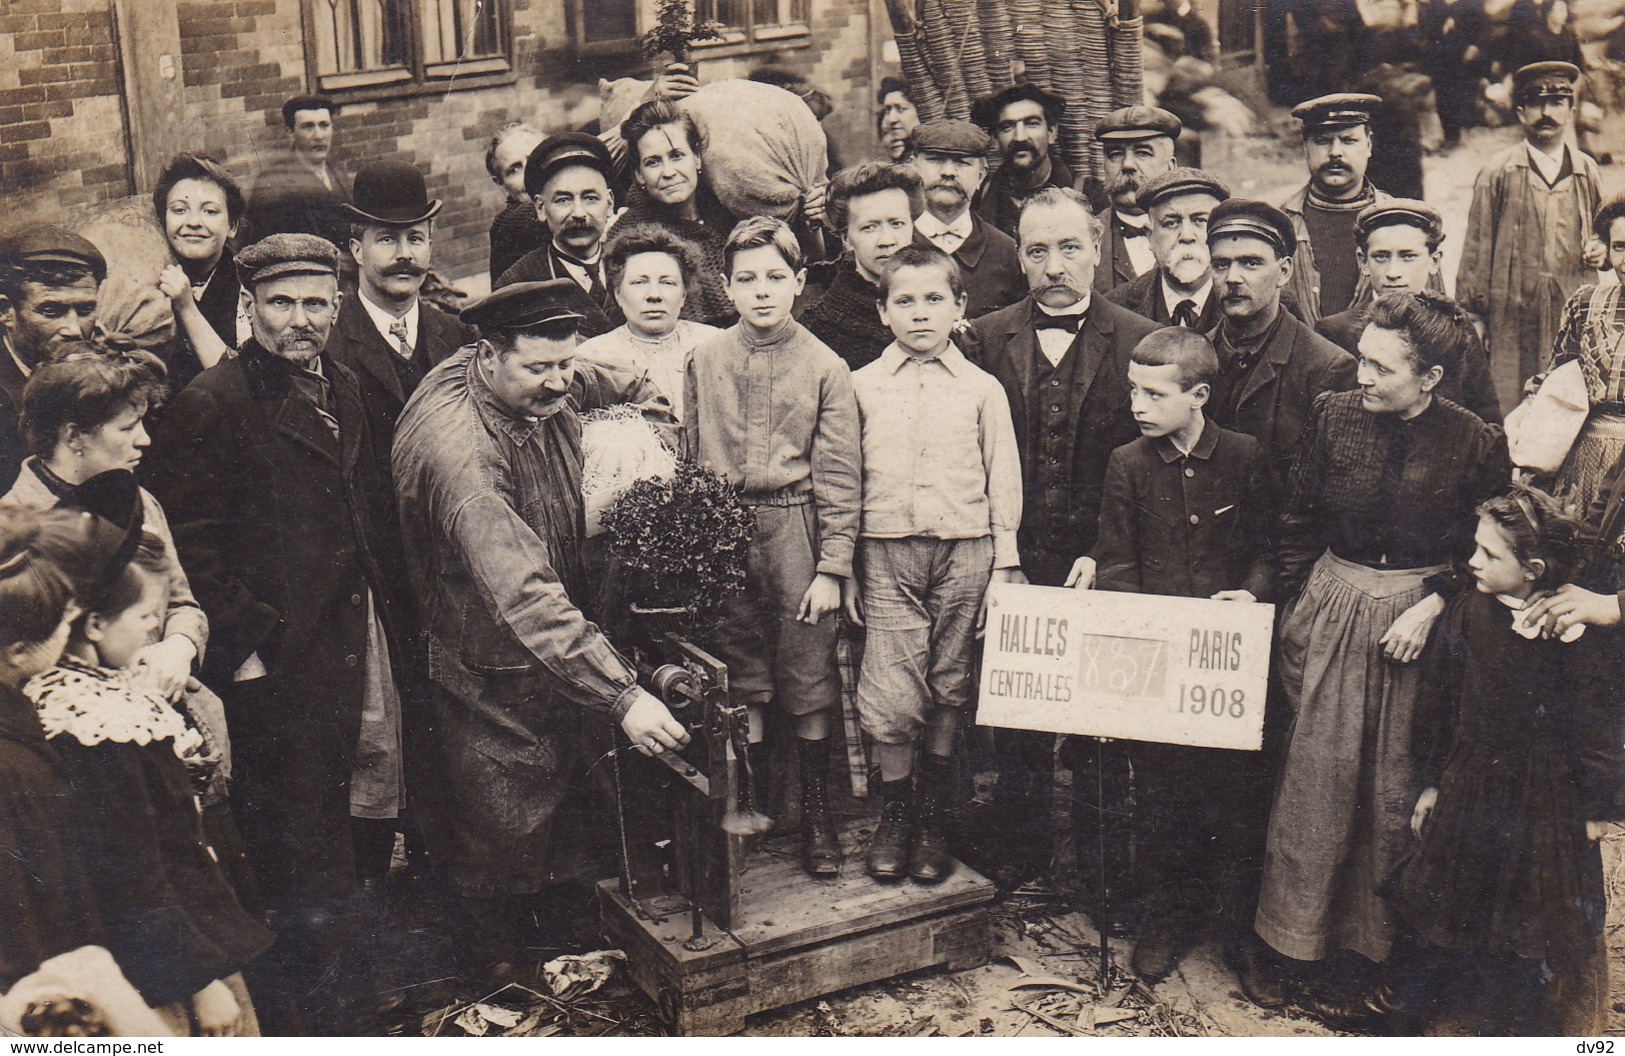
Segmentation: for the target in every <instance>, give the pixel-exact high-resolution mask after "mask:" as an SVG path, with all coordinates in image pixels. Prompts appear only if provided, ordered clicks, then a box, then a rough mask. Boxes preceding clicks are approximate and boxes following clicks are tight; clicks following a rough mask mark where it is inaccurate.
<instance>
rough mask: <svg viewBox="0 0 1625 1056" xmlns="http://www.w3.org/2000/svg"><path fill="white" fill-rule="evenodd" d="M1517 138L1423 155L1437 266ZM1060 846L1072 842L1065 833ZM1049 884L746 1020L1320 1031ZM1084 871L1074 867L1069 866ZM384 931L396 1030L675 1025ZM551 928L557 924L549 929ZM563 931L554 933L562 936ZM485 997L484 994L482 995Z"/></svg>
mask: <svg viewBox="0 0 1625 1056" xmlns="http://www.w3.org/2000/svg"><path fill="white" fill-rule="evenodd" d="M1516 141H1517V133H1516V131H1515V130H1510V129H1500V130H1489V129H1476V130H1472V131H1470V132H1468V133H1467V135H1466V136H1465V137H1464V139H1463V142H1462V143H1461V145H1460V146H1459V147H1457V148H1456V149H1455V150H1453V151H1451V152H1449V153H1447V154H1443V155H1440V156H1435V157H1429V158H1427V159H1426V160H1425V163H1424V172H1425V182H1426V188H1427V197H1428V200H1429V201H1430V202H1431V203H1432V204H1433V205H1434V206H1435V207H1437V208H1439V209H1440V211H1441V212H1442V213H1443V214H1444V217H1445V228H1446V232H1447V238H1446V241H1445V244H1444V253H1445V260H1444V270H1445V274H1446V276H1447V277H1449V276H1453V275H1454V273H1455V269H1456V264H1457V261H1458V260H1459V258H1460V254H1461V241H1462V232H1463V231H1464V230H1465V228H1466V223H1467V211H1468V207H1469V203H1470V200H1471V197H1472V185H1473V179H1474V176H1475V175H1476V174H1477V172H1478V170H1479V168H1480V167H1481V166H1482V165H1483V164H1484V162H1485V161H1486V160H1487V159H1488V158H1489V157H1490V156H1491V155H1492V154H1494V153H1495V152H1496V151H1498V150H1501V149H1503V148H1505V147H1506V146H1508V145H1510V144H1512V143H1514V142H1516ZM1203 149H1204V162H1205V166H1206V167H1207V168H1210V169H1212V170H1213V171H1215V172H1216V173H1218V174H1219V175H1221V176H1223V177H1224V178H1225V179H1226V180H1227V182H1229V184H1230V187H1231V190H1232V193H1234V194H1236V195H1239V196H1244V197H1255V198H1263V199H1266V200H1270V201H1278V200H1279V199H1280V198H1282V197H1284V196H1285V195H1286V194H1287V193H1289V192H1290V191H1292V190H1293V189H1295V188H1296V187H1297V186H1299V185H1300V184H1301V183H1302V182H1303V180H1304V179H1305V175H1304V170H1303V162H1302V156H1301V153H1300V151H1299V150H1298V148H1297V147H1296V144H1295V143H1294V142H1293V141H1292V139H1291V138H1290V137H1289V136H1285V135H1282V136H1276V137H1259V138H1255V139H1249V140H1242V141H1225V140H1223V139H1215V138H1209V139H1208V140H1207V141H1206V142H1204V145H1203ZM1603 182H1604V192H1605V196H1606V195H1608V194H1613V193H1618V192H1620V191H1622V190H1625V166H1611V167H1605V168H1604V169H1603ZM1060 853H1061V856H1062V857H1063V858H1064V857H1067V856H1068V855H1069V854H1070V848H1066V847H1063V848H1062V849H1061V852H1060ZM1603 853H1604V866H1605V874H1606V876H1607V878H1608V889H1609V902H1610V911H1609V920H1610V922H1611V923H1610V925H1609V945H1610V952H1611V958H1610V959H1611V963H1612V978H1613V995H1612V996H1613V1000H1614V1004H1613V1012H1612V1015H1611V1023H1610V1026H1611V1028H1612V1029H1611V1030H1610V1031H1609V1033H1610V1034H1625V932H1622V929H1625V924H1622V923H1621V912H1622V907H1625V836H1616V837H1611V838H1609V839H1608V840H1607V841H1606V842H1605V844H1604V851H1603ZM1059 872H1060V874H1061V880H1059V881H1058V882H1057V884H1056V885H1055V886H1053V887H1037V886H1034V887H1028V888H1023V889H1020V890H1018V891H1016V892H1014V893H1012V894H1009V895H1007V896H1005V897H1002V898H1001V899H1000V900H999V901H998V902H996V903H995V904H994V906H993V909H992V919H993V946H992V951H991V958H990V960H989V962H988V963H987V964H986V965H984V966H982V967H979V968H975V969H972V970H969V971H961V972H948V971H946V970H942V969H929V970H925V971H922V972H916V973H913V974H911V975H907V976H901V977H897V978H893V979H890V980H887V981H884V982H880V983H874V984H870V985H866V986H859V987H854V988H852V989H848V990H845V991H841V992H839V993H834V994H829V995H827V996H825V997H823V998H819V999H815V1000H812V1001H807V1002H803V1003H801V1004H797V1005H792V1006H789V1007H786V1008H781V1009H778V1010H776V1011H772V1012H766V1013H763V1014H760V1015H758V1016H755V1017H752V1019H751V1020H750V1021H749V1024H748V1026H747V1028H746V1030H745V1031H744V1033H745V1035H747V1036H756V1037H805V1036H851V1037H856V1036H869V1037H872V1036H889V1037H918V1036H926V1035H937V1036H967V1035H969V1036H1001V1037H1009V1036H1029V1037H1036V1036H1048V1037H1054V1036H1068V1035H1075V1036H1136V1035H1139V1036H1300V1037H1310V1036H1325V1035H1329V1034H1331V1033H1332V1032H1331V1031H1329V1030H1327V1029H1326V1028H1325V1027H1324V1026H1323V1025H1322V1024H1320V1023H1319V1022H1318V1021H1317V1020H1315V1019H1313V1018H1312V1017H1310V1016H1308V1015H1306V1014H1304V1013H1301V1012H1298V1011H1296V1010H1291V1009H1289V1010H1284V1011H1278V1012H1270V1011H1265V1010H1263V1009H1259V1008H1257V1007H1255V1006H1254V1005H1252V1004H1251V1003H1250V1002H1249V1001H1247V1000H1246V998H1245V997H1243V996H1242V994H1241V992H1240V989H1239V987H1238V986H1237V983H1236V980H1235V977H1234V975H1233V974H1232V973H1231V972H1230V970H1229V969H1228V968H1227V967H1226V966H1225V964H1224V962H1223V959H1222V957H1221V955H1220V952H1219V949H1218V946H1217V945H1216V944H1215V943H1213V942H1203V943H1200V944H1199V945H1197V946H1196V948H1195V949H1193V950H1191V951H1190V952H1189V953H1188V954H1187V955H1186V956H1185V957H1184V959H1183V960H1182V962H1181V963H1180V966H1179V968H1178V969H1177V970H1176V971H1175V972H1174V973H1173V974H1172V975H1171V976H1170V977H1169V978H1167V979H1165V980H1163V981H1162V982H1161V983H1159V984H1158V985H1157V986H1155V987H1154V988H1151V989H1147V988H1145V987H1144V986H1143V985H1140V984H1137V983H1136V982H1135V981H1134V980H1133V978H1132V976H1130V975H1129V974H1127V972H1126V971H1125V970H1124V969H1123V968H1120V967H1116V966H1117V965H1124V966H1126V965H1127V963H1128V959H1129V955H1130V952H1131V950H1132V943H1131V941H1130V940H1127V939H1112V940H1111V944H1110V949H1111V953H1112V957H1113V961H1114V967H1113V969H1112V971H1111V972H1110V974H1109V975H1108V977H1107V979H1106V980H1105V981H1104V985H1102V982H1101V981H1100V980H1099V979H1098V978H1097V975H1098V951H1099V941H1100V939H1099V935H1098V933H1097V932H1096V930H1095V927H1094V925H1093V924H1092V923H1091V921H1090V918H1089V915H1088V913H1087V912H1086V911H1085V910H1084V909H1082V908H1080V907H1078V906H1076V905H1074V903H1073V899H1074V898H1075V897H1076V887H1077V885H1076V884H1073V883H1068V882H1067V879H1066V877H1067V870H1065V869H1062V870H1059ZM1074 872H1075V870H1074ZM539 917H555V918H557V920H556V921H555V923H556V922H557V921H563V922H565V924H566V927H565V929H564V930H565V931H566V932H567V933H568V934H567V936H566V937H565V938H563V939H558V938H554V939H552V940H549V948H545V949H538V950H536V956H537V960H538V961H541V960H545V959H546V958H547V957H549V956H552V955H553V954H555V953H557V952H560V951H561V950H574V951H583V950H590V949H594V948H596V947H597V946H598V945H601V942H600V941H599V938H598V933H597V923H596V915H595V909H594V907H593V905H592V903H591V901H590V896H589V895H588V894H587V893H585V892H578V893H577V894H576V895H575V896H574V898H573V899H572V898H568V897H566V898H565V899H564V900H563V901H561V902H558V903H556V904H555V905H554V906H552V907H551V908H549V909H546V910H543V911H542V912H541V913H540V914H539ZM389 930H391V931H392V933H393V935H392V938H391V940H390V941H391V943H392V944H393V945H394V946H395V949H393V950H392V951H391V954H390V956H389V959H388V964H389V968H388V970H387V971H386V986H388V987H389V988H390V989H391V990H393V991H394V992H395V993H396V994H397V995H399V996H400V997H401V998H403V999H404V1001H403V1004H402V1006H401V1007H400V1008H399V1009H398V1010H396V1011H395V1012H394V1013H393V1015H392V1017H391V1028H390V1029H391V1032H392V1033H397V1034H405V1035H416V1034H424V1035H440V1036H446V1035H451V1036H457V1035H462V1034H465V1033H480V1034H490V1035H493V1036H494V1035H502V1034H507V1035H515V1034H518V1035H526V1036H546V1035H559V1036H581V1035H600V1036H603V1035H607V1036H625V1035H652V1034H664V1033H668V1032H669V1031H668V1028H667V1027H666V1026H665V1024H664V1023H663V1021H662V1020H661V1019H660V1017H659V1014H658V1012H657V1010H656V1009H655V1007H654V1005H653V1003H652V1002H650V1001H648V1000H647V999H646V998H645V997H644V996H643V995H642V994H641V993H640V992H638V991H637V990H636V989H635V988H633V987H632V986H631V985H630V984H629V982H628V981H627V978H626V973H625V971H624V970H617V971H616V972H615V974H614V975H613V976H612V977H611V978H610V980H609V982H608V983H606V984H605V985H604V986H603V987H602V988H600V989H598V990H596V991H595V992H593V993H590V994H587V995H584V996H579V997H576V998H573V999H567V1000H558V999H555V998H553V997H551V996H545V995H544V994H543V993H542V992H540V991H544V990H545V989H546V987H545V986H542V985H541V984H540V983H539V982H537V981H535V980H530V981H529V982H528V983H527V985H526V986H517V985H516V986H512V987H509V988H507V989H505V990H498V991H495V992H490V991H486V992H481V988H479V987H477V986H474V985H472V984H470V983H468V982H466V981H465V980H463V979H460V978H458V977H457V975H456V971H455V969H454V968H452V967H449V965H451V964H453V963H454V959H453V958H452V956H451V951H447V950H446V949H444V948H443V946H440V945H437V940H436V939H435V938H433V932H434V929H433V928H432V927H430V926H429V925H428V924H427V923H426V922H425V921H414V920H402V921H398V922H396V924H395V926H393V927H391V928H390V929H389ZM557 932H558V929H557V928H554V929H553V933H554V934H555V935H556V934H557ZM555 944H556V945H555ZM481 1002H483V1004H484V1008H483V1009H475V1008H474V1007H473V1006H475V1005H477V1004H480V1003H481Z"/></svg>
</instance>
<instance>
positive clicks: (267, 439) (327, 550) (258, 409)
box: [145, 340, 405, 906]
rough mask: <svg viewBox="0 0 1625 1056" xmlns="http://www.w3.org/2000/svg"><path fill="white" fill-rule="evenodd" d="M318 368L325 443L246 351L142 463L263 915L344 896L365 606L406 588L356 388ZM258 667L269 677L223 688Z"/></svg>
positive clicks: (307, 415)
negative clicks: (195, 614) (192, 612)
mask: <svg viewBox="0 0 1625 1056" xmlns="http://www.w3.org/2000/svg"><path fill="white" fill-rule="evenodd" d="M324 370H325V373H326V376H327V378H328V380H329V382H330V383H331V387H332V396H333V412H334V416H335V417H336V418H337V419H338V425H339V438H337V439H336V438H335V437H334V436H333V434H332V432H331V431H330V430H329V429H328V427H327V426H326V425H325V424H324V423H323V422H322V420H321V418H320V417H319V416H318V414H317V411H316V410H315V408H314V406H313V405H312V404H310V403H309V402H307V401H305V400H302V399H300V398H299V397H298V396H297V395H294V394H292V393H291V392H290V384H289V382H290V376H289V371H288V367H287V365H286V364H284V363H283V362H282V361H280V360H278V359H276V358H275V357H273V356H271V355H270V354H269V353H267V352H265V351H264V350H263V349H262V348H260V346H259V344H258V343H257V342H255V341H252V340H250V341H248V342H247V343H245V344H244V346H243V349H242V352H241V354H240V355H239V356H238V357H236V358H233V359H227V360H223V361H222V362H220V363H219V364H217V365H216V366H214V367H211V368H210V369H208V370H206V371H204V372H203V373H202V374H200V375H199V376H198V378H197V380H196V381H194V382H193V383H192V384H191V385H189V386H187V388H186V389H185V390H184V391H182V392H181V393H180V395H178V396H177V397H175V400H174V402H173V403H172V404H171V406H170V409H169V412H168V414H166V415H165V417H164V421H163V424H162V427H161V428H160V429H159V430H158V434H157V436H156V437H155V438H154V441H153V446H152V449H151V452H150V454H149V456H148V458H147V460H146V463H145V466H146V469H147V486H148V488H149V489H150V490H151V491H152V493H153V494H154V495H155V496H158V497H159V501H160V502H161V503H162V504H163V507H164V510H165V512H166V513H168V514H169V518H170V525H171V527H172V529H173V530H174V534H175V546H176V549H177V551H178V552H179V554H180V559H181V564H182V565H183V566H184V567H185V568H186V569H187V572H188V575H189V576H190V578H191V580H192V589H193V592H194V593H195V594H196V595H197V599H198V602H199V603H200V604H201V605H202V606H203V610H204V612H205V613H207V614H208V617H209V628H210V641H209V652H208V659H207V661H206V662H205V665H204V668H203V672H202V677H203V680H204V681H205V682H206V683H208V684H209V685H211V686H213V687H216V689H217V690H218V691H219V692H220V694H221V696H222V697H223V698H224V699H225V700H226V703H227V718H228V721H229V722H230V724H231V735H232V747H233V759H234V765H235V770H236V784H235V786H234V788H233V800H234V805H236V806H237V807H238V815H239V818H240V820H241V823H242V828H243V834H244V836H245V837H246V838H247V839H248V841H249V845H250V851H251V853H252V854H253V855H254V857H255V862H254V864H255V868H256V870H257V872H258V874H259V879H260V883H261V885H262V887H263V888H264V889H265V893H266V895H267V896H268V898H269V899H270V900H271V901H272V903H273V904H277V903H282V902H291V903H292V904H295V905H300V906H310V905H312V904H320V903H322V902H324V901H328V900H342V899H344V898H346V897H348V895H349V892H350V891H351V889H352V887H353V884H354V877H355V869H354V861H353V855H352V852H351V847H350V820H349V819H350V804H349V783H350V773H351V770H352V767H353V764H354V761H355V754H356V746H357V739H358V737H359V735H360V731H361V710H362V694H363V689H364V684H363V675H364V666H365V665H364V664H363V659H364V657H365V655H366V644H367V632H368V627H369V622H368V619H367V606H366V595H367V591H368V588H369V587H370V588H371V590H372V592H373V596H374V600H375V602H376V603H377V605H378V607H379V610H380V615H381V617H382V620H383V623H384V625H385V626H386V628H387V627H390V626H392V625H393V624H396V623H397V622H398V621H397V619H396V617H397V615H398V614H399V613H400V612H401V611H402V608H401V605H402V603H401V601H400V600H399V598H398V595H397V591H399V590H401V589H403V586H402V585H403V584H404V583H405V579H404V572H403V568H404V564H403V562H402V561H401V559H400V555H399V544H398V541H397V540H398V533H396V532H394V531H393V529H392V527H391V525H392V523H393V522H392V520H391V518H390V515H389V511H390V505H391V503H390V498H389V493H388V489H387V488H386V486H385V484H384V482H383V481H381V480H379V479H378V476H377V467H376V464H375V463H374V461H373V459H372V458H371V457H370V455H369V439H368V435H367V419H366V413H365V410H364V408H363V404H362V397H361V388H360V385H359V383H358V382H357V380H356V376H355V375H354V374H353V373H351V371H350V370H349V369H348V368H346V367H345V366H343V365H342V364H339V363H335V362H332V361H328V362H327V363H326V364H325V366H324ZM254 654H257V655H258V656H259V658H260V660H261V661H262V662H263V663H264V665H265V667H266V669H267V672H268V674H267V675H266V677H264V678H261V679H255V680H252V681H245V682H240V683H233V682H232V675H233V673H234V672H235V671H237V670H238V668H239V667H241V665H242V664H243V662H244V661H245V660H247V659H248V658H249V656H251V655H254Z"/></svg>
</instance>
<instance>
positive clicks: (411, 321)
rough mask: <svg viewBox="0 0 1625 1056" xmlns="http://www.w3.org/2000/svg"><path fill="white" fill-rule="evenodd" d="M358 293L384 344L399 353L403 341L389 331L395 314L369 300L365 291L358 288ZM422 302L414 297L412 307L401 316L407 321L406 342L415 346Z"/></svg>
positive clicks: (416, 344)
mask: <svg viewBox="0 0 1625 1056" xmlns="http://www.w3.org/2000/svg"><path fill="white" fill-rule="evenodd" d="M356 295H357V296H358V297H360V299H361V307H362V308H363V309H364V310H365V311H366V313H367V318H368V319H371V320H372V325H373V326H374V327H376V328H377V330H378V335H379V336H380V337H382V338H383V339H384V344H386V345H388V346H389V349H390V351H391V352H395V353H399V352H400V350H401V343H400V341H398V340H396V338H395V335H393V334H391V333H390V332H389V328H390V327H391V326H393V325H394V324H395V316H393V315H391V314H389V312H387V311H385V310H384V309H382V308H380V307H378V306H377V305H376V304H373V303H372V301H370V300H368V299H367V295H366V293H365V292H364V291H362V290H359V289H358V290H357V291H356ZM422 304H423V302H422V300H419V299H414V300H413V301H412V307H410V308H408V309H407V310H406V314H405V315H403V316H401V320H402V321H403V322H405V323H406V343H407V344H408V345H410V346H411V347H413V348H417V347H418V320H419V319H420V318H421V317H422V315H423V313H422V312H421V311H419V308H420V307H421V305H422ZM403 358H404V357H403Z"/></svg>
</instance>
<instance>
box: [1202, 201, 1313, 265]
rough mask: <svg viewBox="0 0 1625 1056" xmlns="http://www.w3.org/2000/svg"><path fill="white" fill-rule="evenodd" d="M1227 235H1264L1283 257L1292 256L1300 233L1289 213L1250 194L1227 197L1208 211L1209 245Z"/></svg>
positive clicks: (1264, 238)
mask: <svg viewBox="0 0 1625 1056" xmlns="http://www.w3.org/2000/svg"><path fill="white" fill-rule="evenodd" d="M1226 235H1243V236H1246V237H1248V238H1261V239H1263V240H1264V241H1265V242H1268V243H1269V244H1270V245H1272V246H1274V247H1275V252H1276V254H1277V255H1278V256H1282V257H1287V256H1291V255H1292V252H1293V251H1294V250H1295V249H1297V245H1298V236H1297V233H1296V232H1294V231H1293V230H1292V221H1291V220H1289V219H1287V215H1286V214H1285V213H1283V212H1281V210H1279V209H1277V208H1275V206H1273V205H1271V204H1269V203H1268V202H1260V201H1256V200H1254V199H1251V198H1230V199H1227V200H1225V201H1222V202H1220V203H1219V204H1218V206H1217V207H1216V208H1215V209H1214V210H1213V212H1212V213H1210V214H1209V215H1208V218H1207V241H1208V245H1212V244H1213V243H1214V241H1215V240H1217V239H1220V238H1223V237H1225V236H1226Z"/></svg>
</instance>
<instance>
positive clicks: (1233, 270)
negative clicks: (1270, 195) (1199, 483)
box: [1205, 198, 1355, 480]
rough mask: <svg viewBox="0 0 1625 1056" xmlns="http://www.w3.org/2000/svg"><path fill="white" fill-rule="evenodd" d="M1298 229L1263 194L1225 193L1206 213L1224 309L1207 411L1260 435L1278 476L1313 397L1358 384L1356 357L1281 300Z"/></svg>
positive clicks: (1214, 333) (1215, 337)
mask: <svg viewBox="0 0 1625 1056" xmlns="http://www.w3.org/2000/svg"><path fill="white" fill-rule="evenodd" d="M1294 236H1295V232H1294V230H1293V226H1292V221H1291V220H1289V219H1287V216H1286V214H1285V213H1283V212H1282V211H1281V210H1279V209H1277V208H1275V206H1273V205H1270V204H1268V203H1266V202H1259V201H1252V200H1249V199H1244V198H1231V199H1229V200H1227V201H1224V202H1221V203H1220V204H1219V205H1218V206H1217V207H1216V208H1215V209H1214V210H1213V212H1212V213H1211V214H1210V215H1209V217H1208V227H1207V245H1208V256H1209V259H1210V261H1211V267H1212V270H1213V283H1214V287H1215V289H1214V292H1215V293H1216V294H1217V295H1218V297H1219V311H1220V313H1221V314H1220V319H1219V325H1218V326H1216V327H1214V328H1213V329H1212V330H1211V331H1209V333H1208V339H1209V340H1211V341H1212V342H1213V348H1214V349H1215V351H1217V352H1218V354H1219V377H1218V380H1217V381H1215V382H1214V384H1213V395H1212V396H1210V397H1208V402H1207V406H1206V408H1205V410H1206V411H1207V414H1208V417H1210V418H1211V419H1212V420H1213V421H1215V422H1217V423H1219V424H1220V425H1222V426H1223V427H1225V428H1226V429H1234V430H1236V431H1237V432H1241V433H1246V434H1248V435H1249V436H1252V437H1254V438H1255V439H1257V440H1258V442H1259V443H1261V444H1263V445H1264V449H1265V450H1266V451H1268V452H1269V453H1270V455H1271V456H1272V457H1273V458H1274V460H1275V466H1276V470H1277V472H1278V473H1279V474H1280V479H1282V480H1285V479H1286V472H1287V470H1288V468H1289V466H1290V463H1291V460H1292V452H1293V450H1294V449H1295V448H1296V447H1297V445H1298V437H1299V436H1300V435H1301V434H1302V433H1303V427H1304V424H1305V423H1306V422H1307V421H1308V420H1309V413H1310V410H1311V408H1312V407H1313V406H1314V402H1315V397H1316V396H1318V395H1320V394H1321V393H1322V392H1345V391H1347V390H1349V389H1352V388H1354V385H1355V380H1354V372H1355V361H1354V357H1353V356H1351V355H1349V354H1348V353H1347V352H1344V351H1343V350H1342V349H1341V348H1338V347H1337V346H1336V345H1334V344H1332V343H1331V342H1330V341H1328V340H1326V339H1325V338H1324V337H1321V336H1320V335H1319V334H1317V333H1315V332H1314V331H1313V330H1311V329H1310V328H1309V327H1308V326H1306V325H1304V324H1303V323H1301V322H1299V321H1298V319H1297V318H1296V317H1294V316H1293V315H1292V313H1291V312H1288V311H1285V310H1284V309H1283V308H1282V305H1281V292H1282V291H1283V290H1284V289H1286V287H1287V284H1288V283H1289V282H1291V281H1292V270H1293V268H1295V267H1296V266H1297V264H1296V261H1294V260H1293V257H1292V247H1293V239H1294Z"/></svg>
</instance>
